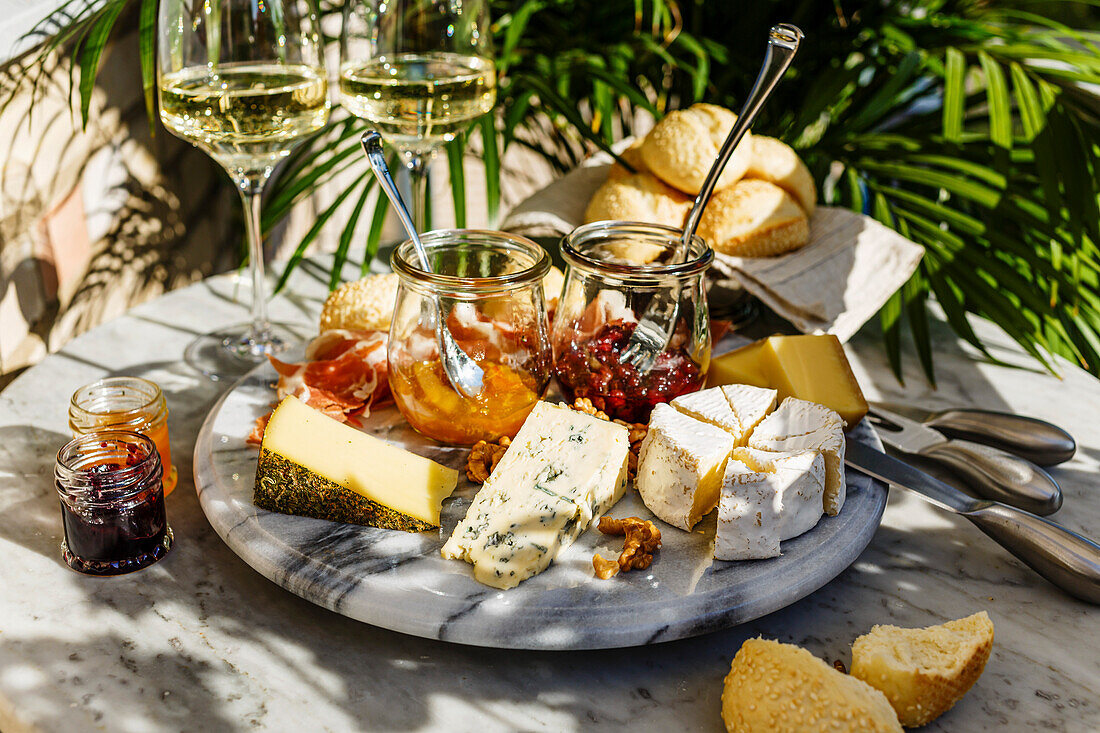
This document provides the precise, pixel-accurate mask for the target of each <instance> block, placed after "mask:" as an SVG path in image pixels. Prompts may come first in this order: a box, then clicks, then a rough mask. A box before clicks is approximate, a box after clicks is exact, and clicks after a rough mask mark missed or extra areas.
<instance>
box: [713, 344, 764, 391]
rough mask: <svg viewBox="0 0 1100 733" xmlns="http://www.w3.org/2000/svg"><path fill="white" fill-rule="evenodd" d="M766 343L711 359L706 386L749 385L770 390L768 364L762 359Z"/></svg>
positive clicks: (751, 345) (752, 345)
mask: <svg viewBox="0 0 1100 733" xmlns="http://www.w3.org/2000/svg"><path fill="white" fill-rule="evenodd" d="M767 343H768V340H767V339H764V340H762V341H757V342H756V343H753V344H749V345H748V346H742V347H741V348H740V349H737V350H736V351H731V352H729V353H728V354H722V355H721V356H716V357H714V358H713V359H711V360H710V367H709V368H708V369H707V386H708V387H717V386H719V385H722V384H749V385H752V386H753V387H767V388H771V377H770V376H769V373H768V369H767V363H768V362H767V360H766V359H764V358H763V357H764V355H765V354H764V347H765V346H767Z"/></svg>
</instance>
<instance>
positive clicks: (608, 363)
mask: <svg viewBox="0 0 1100 733" xmlns="http://www.w3.org/2000/svg"><path fill="white" fill-rule="evenodd" d="M680 237H681V232H680V231H679V230H677V229H673V228H672V227H666V226H660V225H657V224H641V223H635V222H606V221H605V222H597V223H595V224H587V225H585V226H582V227H578V228H577V229H575V230H574V231H573V232H572V233H570V234H569V235H568V236H566V237H565V238H564V239H563V240H562V244H561V253H562V257H563V258H564V259H565V262H566V264H567V265H568V268H567V269H566V273H565V284H564V286H563V289H562V295H561V299H560V301H559V303H558V307H557V311H556V312H555V314H554V326H553V338H552V341H553V345H554V376H555V377H557V380H558V384H559V385H560V386H561V389H562V392H563V393H564V394H565V397H566V398H567V399H568V400H569V401H570V402H572V401H573V400H574V399H576V398H578V397H584V398H588V399H590V400H592V404H593V406H594V407H596V408H597V409H599V410H602V411H603V412H606V413H607V414H608V415H609V416H610V417H612V418H617V419H621V420H626V421H627V422H646V421H648V420H649V414H650V412H652V410H653V407H654V405H656V404H657V403H659V402H668V401H670V400H672V399H673V398H675V397H677V396H679V395H681V394H685V393H687V392H693V391H695V390H697V389H699V388H700V387H702V386H703V383H704V382H705V381H706V372H707V367H708V366H709V364H710V317H709V313H708V310H707V296H706V283H705V282H704V273H705V272H706V269H707V267H708V266H709V265H710V263H711V261H712V260H713V259H714V253H713V251H711V250H710V248H708V247H707V246H706V244H705V243H704V242H703V240H702V239H700V238H699V237H695V238H694V239H693V241H692V243H691V245H690V247H688V252H687V256H686V258H685V260H684V261H683V262H680V263H667V260H668V258H669V257H670V255H671V254H672V253H673V251H674V250H675V249H676V246H677V245H678V244H679V241H680ZM637 252H644V253H645V257H644V259H645V260H646V261H647V264H640V263H639V262H637V261H635V260H634V258H633V257H631V259H626V258H625V257H624V255H627V256H631V255H632V254H633V253H637ZM662 300H663V301H668V300H676V301H678V304H679V305H678V308H677V309H676V317H675V326H674V328H673V331H672V338H671V340H670V342H669V344H668V346H667V348H665V349H664V350H663V351H662V352H661V353H660V354H658V355H657V359H656V361H655V362H654V364H653V367H652V368H651V369H650V370H649V371H647V372H645V373H641V372H639V370H638V369H636V368H635V367H634V366H632V365H631V364H628V363H624V362H623V361H622V360H621V359H620V356H621V353H622V351H623V350H624V349H625V348H626V347H627V345H628V344H629V343H630V337H631V334H633V333H634V329H635V328H636V327H637V324H638V321H639V319H642V318H644V317H645V314H646V310H647V308H649V307H650V306H651V304H657V303H659V302H661V301H662Z"/></svg>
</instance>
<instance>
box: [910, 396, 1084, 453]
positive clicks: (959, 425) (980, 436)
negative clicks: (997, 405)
mask: <svg viewBox="0 0 1100 733" xmlns="http://www.w3.org/2000/svg"><path fill="white" fill-rule="evenodd" d="M924 424H925V425H927V426H929V427H932V428H935V429H936V430H939V431H940V432H941V433H943V434H944V435H946V436H948V437H949V438H962V439H964V440H972V441H976V442H978V443H985V444H986V445H992V446H996V447H998V448H1000V449H1002V450H1006V451H1008V452H1009V453H1015V454H1016V455H1018V456H1022V457H1023V458H1026V459H1028V460H1029V461H1032V462H1034V463H1037V464H1039V465H1040V466H1053V465H1055V464H1058V463H1064V462H1065V461H1068V460H1069V459H1070V458H1073V454H1074V453H1075V452H1076V451H1077V443H1076V442H1075V441H1074V440H1073V436H1072V435H1070V434H1069V433H1067V432H1066V431H1065V430H1062V429H1061V428H1060V427H1058V426H1057V425H1052V424H1050V423H1048V422H1046V421H1045V420H1038V419H1036V418H1033V417H1023V416H1020V415H1013V414H1011V413H1007V412H993V411H992V410H966V409H956V410H945V411H943V412H940V413H937V414H936V415H934V416H932V418H930V419H929V420H926V421H925V423H924Z"/></svg>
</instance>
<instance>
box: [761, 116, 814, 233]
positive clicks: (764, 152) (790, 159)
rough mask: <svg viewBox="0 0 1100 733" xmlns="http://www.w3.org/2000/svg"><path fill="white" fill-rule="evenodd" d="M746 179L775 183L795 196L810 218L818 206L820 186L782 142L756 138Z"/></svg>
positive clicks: (762, 137)
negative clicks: (816, 184) (815, 183)
mask: <svg viewBox="0 0 1100 733" xmlns="http://www.w3.org/2000/svg"><path fill="white" fill-rule="evenodd" d="M745 177H746V178H759V179H761V180H763V181H767V182H768V183H774V184H775V185H777V186H779V187H780V188H782V189H783V190H784V191H786V192H787V193H789V194H790V195H791V196H794V198H795V200H796V201H798V205H799V206H801V207H802V210H803V211H805V212H806V214H807V215H812V214H813V213H814V208H815V207H816V206H817V187H816V186H814V178H813V176H812V175H810V169H809V168H807V167H806V164H805V163H803V162H802V159H801V158H799V157H798V153H796V152H794V149H793V148H792V147H791V146H790V145H787V143H785V142H783V141H782V140H776V139H775V138H774V137H764V136H763V135H754V136H753V138H752V161H751V162H750V163H749V168H748V170H747V171H745Z"/></svg>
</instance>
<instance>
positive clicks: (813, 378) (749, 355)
mask: <svg viewBox="0 0 1100 733" xmlns="http://www.w3.org/2000/svg"><path fill="white" fill-rule="evenodd" d="M719 384H751V385H753V386H754V387H770V388H772V389H775V390H778V391H779V399H780V400H781V401H782V400H784V399H786V398H788V397H797V398H798V399H800V400H809V401H810V402H817V403H818V404H822V405H825V406H826V407H828V408H829V409H831V410H835V411H836V412H838V413H840V416H841V417H842V418H844V422H845V423H846V424H847V426H848V427H853V426H854V425H855V424H856V423H858V422H859V421H860V420H862V419H863V416H864V415H866V414H867V400H865V399H864V398H863V391H862V390H860V388H859V383H858V382H857V381H856V377H855V374H853V373H852V367H851V365H850V364H848V358H847V357H846V356H845V355H844V347H843V346H841V345H840V340H839V339H837V337H836V336H833V335H831V334H825V335H822V336H772V337H771V338H766V339H763V340H761V341H757V342H756V343H753V344H749V345H748V346H745V347H742V348H740V349H737V350H736V351H731V352H730V353H728V354H723V355H722V356H719V357H715V358H714V359H712V360H711V362H710V369H709V370H708V372H707V386H708V387H713V386H716V385H719Z"/></svg>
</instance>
